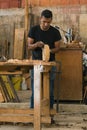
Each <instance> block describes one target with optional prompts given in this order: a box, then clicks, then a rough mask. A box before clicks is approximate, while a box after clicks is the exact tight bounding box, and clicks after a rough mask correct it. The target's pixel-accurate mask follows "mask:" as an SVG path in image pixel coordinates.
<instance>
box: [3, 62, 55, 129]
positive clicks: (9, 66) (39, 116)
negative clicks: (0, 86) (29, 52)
mask: <svg viewBox="0 0 87 130" xmlns="http://www.w3.org/2000/svg"><path fill="white" fill-rule="evenodd" d="M52 66H56V63H55V62H44V61H40V60H39V61H38V60H37V61H36V60H35V61H34V60H13V61H11V60H9V61H6V62H0V74H6V75H8V74H14V73H16V72H15V70H16V69H17V68H20V70H24V69H31V68H32V67H34V109H30V108H29V109H28V108H26V109H20V108H16V107H15V108H0V121H1V122H32V123H34V130H41V123H51V115H54V114H56V110H54V109H52V110H51V109H50V96H49V70H50V69H51V67H52ZM42 74H43V76H42ZM42 86H43V87H42Z"/></svg>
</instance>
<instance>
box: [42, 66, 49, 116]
mask: <svg viewBox="0 0 87 130" xmlns="http://www.w3.org/2000/svg"><path fill="white" fill-rule="evenodd" d="M45 70H46V72H45ZM48 70H49V67H44V72H43V98H46V99H48V105H47V106H45V108H44V109H45V110H46V114H47V115H49V114H50V88H49V73H48Z"/></svg>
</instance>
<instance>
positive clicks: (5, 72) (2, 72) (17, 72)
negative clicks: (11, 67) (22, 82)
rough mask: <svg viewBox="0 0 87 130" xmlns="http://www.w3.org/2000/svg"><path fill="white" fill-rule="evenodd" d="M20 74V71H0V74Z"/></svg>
mask: <svg viewBox="0 0 87 130" xmlns="http://www.w3.org/2000/svg"><path fill="white" fill-rule="evenodd" d="M12 74H13V75H17V74H19V75H21V74H22V71H15V72H8V71H0V75H12Z"/></svg>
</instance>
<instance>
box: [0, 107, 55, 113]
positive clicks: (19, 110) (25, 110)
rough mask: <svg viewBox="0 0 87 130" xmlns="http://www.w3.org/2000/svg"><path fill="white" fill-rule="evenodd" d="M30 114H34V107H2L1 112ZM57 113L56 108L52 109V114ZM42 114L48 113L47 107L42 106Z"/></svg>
mask: <svg viewBox="0 0 87 130" xmlns="http://www.w3.org/2000/svg"><path fill="white" fill-rule="evenodd" d="M3 113H4V114H5V113H8V114H30V115H33V114H34V109H27V108H26V109H22V108H16V107H14V108H4V107H3V108H0V114H3ZM55 114H56V110H55V109H51V110H50V115H55ZM41 115H46V112H45V109H44V108H42V109H41Z"/></svg>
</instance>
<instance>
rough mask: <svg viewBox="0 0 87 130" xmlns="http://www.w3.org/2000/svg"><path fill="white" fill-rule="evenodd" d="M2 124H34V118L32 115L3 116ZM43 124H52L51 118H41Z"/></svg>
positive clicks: (0, 116) (0, 117)
mask: <svg viewBox="0 0 87 130" xmlns="http://www.w3.org/2000/svg"><path fill="white" fill-rule="evenodd" d="M0 121H1V122H23V123H27V122H30V123H34V117H33V116H31V115H23V114H21V115H18V114H17V115H13V114H12V115H9V114H2V115H0ZM41 123H51V117H41Z"/></svg>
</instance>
